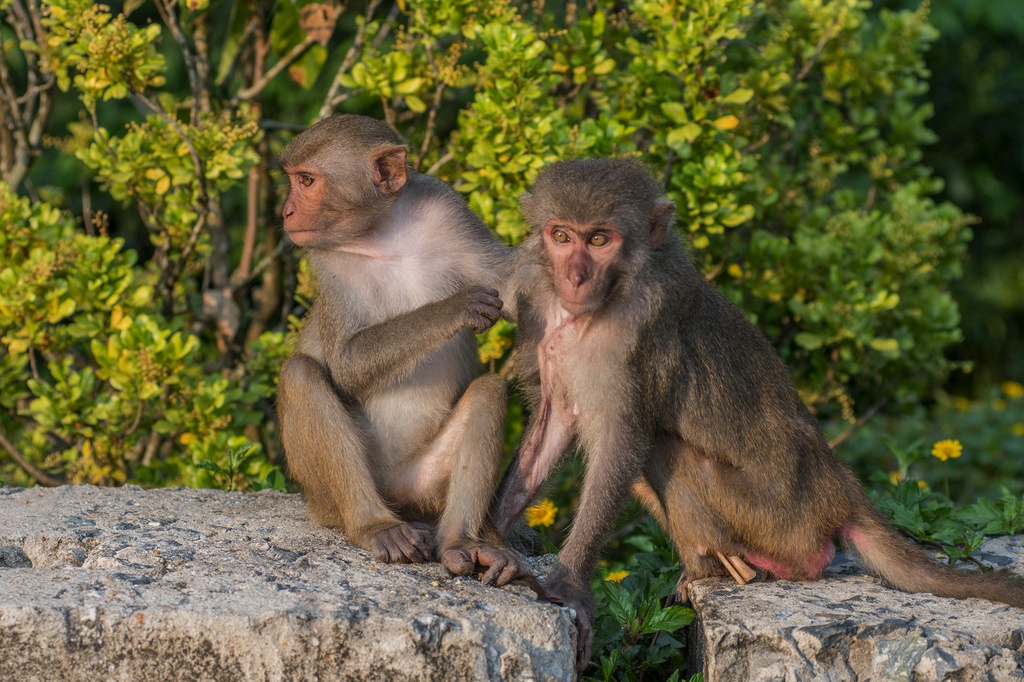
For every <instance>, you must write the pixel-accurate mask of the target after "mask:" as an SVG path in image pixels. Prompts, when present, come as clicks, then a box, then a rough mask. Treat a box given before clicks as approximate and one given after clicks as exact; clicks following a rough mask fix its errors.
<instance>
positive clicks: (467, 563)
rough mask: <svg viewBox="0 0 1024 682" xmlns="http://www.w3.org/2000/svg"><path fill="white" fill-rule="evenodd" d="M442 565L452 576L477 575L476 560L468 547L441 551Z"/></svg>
mask: <svg viewBox="0 0 1024 682" xmlns="http://www.w3.org/2000/svg"><path fill="white" fill-rule="evenodd" d="M440 560H441V565H442V566H444V567H445V568H447V569H448V572H449V573H451V574H452V575H472V574H473V573H476V560H475V559H474V557H473V554H472V552H471V550H470V549H469V548H468V547H456V548H449V549H444V550H441V556H440Z"/></svg>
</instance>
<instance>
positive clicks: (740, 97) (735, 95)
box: [719, 88, 754, 104]
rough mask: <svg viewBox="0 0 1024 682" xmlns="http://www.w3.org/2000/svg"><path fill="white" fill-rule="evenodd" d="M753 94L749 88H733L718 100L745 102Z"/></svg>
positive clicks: (734, 102)
mask: <svg viewBox="0 0 1024 682" xmlns="http://www.w3.org/2000/svg"><path fill="white" fill-rule="evenodd" d="M753 96H754V91H753V90H751V89H749V88H739V89H737V90H733V91H732V92H730V93H729V94H728V95H726V96H725V97H723V98H721V99H720V100H719V101H720V102H723V103H725V104H746V103H747V102H749V101H750V98H751V97H753Z"/></svg>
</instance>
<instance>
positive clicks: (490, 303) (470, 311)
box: [453, 285, 503, 334]
mask: <svg viewBox="0 0 1024 682" xmlns="http://www.w3.org/2000/svg"><path fill="white" fill-rule="evenodd" d="M453 298H456V299H458V300H457V304H458V306H459V310H460V311H461V313H462V316H463V317H462V319H463V322H464V324H465V326H467V327H472V328H473V331H474V332H475V333H477V334H482V333H484V332H485V331H487V330H488V329H490V328H491V326H492V325H494V323H495V322H497V321H498V317H500V316H501V306H502V305H503V304H502V302H501V299H500V298H498V292H497V291H496V290H494V289H491V288H489V287H482V286H476V285H474V286H470V287H466V288H465V289H463V290H462V291H459V292H458V293H456V294H455V296H454V297H453Z"/></svg>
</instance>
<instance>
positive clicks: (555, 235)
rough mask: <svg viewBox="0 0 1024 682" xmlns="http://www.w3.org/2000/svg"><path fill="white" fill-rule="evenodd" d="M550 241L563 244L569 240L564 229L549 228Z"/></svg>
mask: <svg viewBox="0 0 1024 682" xmlns="http://www.w3.org/2000/svg"><path fill="white" fill-rule="evenodd" d="M551 241H553V242H554V243H556V244H564V243H566V242H567V241H569V234H568V233H567V232H566V231H565V230H559V229H554V230H551Z"/></svg>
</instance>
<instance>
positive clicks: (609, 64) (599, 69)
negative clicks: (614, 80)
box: [594, 57, 615, 76]
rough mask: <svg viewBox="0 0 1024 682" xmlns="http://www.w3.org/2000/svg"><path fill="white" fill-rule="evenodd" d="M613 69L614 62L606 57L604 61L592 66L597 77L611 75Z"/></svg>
mask: <svg viewBox="0 0 1024 682" xmlns="http://www.w3.org/2000/svg"><path fill="white" fill-rule="evenodd" d="M614 68H615V60H614V59H612V58H611V57H608V58H607V59H604V60H602V61H599V62H598V63H597V64H594V74H595V75H597V76H603V75H605V74H606V73H611V72H612V69H614Z"/></svg>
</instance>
